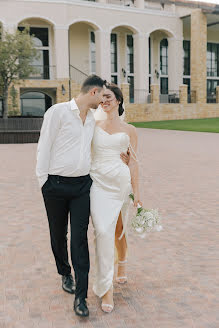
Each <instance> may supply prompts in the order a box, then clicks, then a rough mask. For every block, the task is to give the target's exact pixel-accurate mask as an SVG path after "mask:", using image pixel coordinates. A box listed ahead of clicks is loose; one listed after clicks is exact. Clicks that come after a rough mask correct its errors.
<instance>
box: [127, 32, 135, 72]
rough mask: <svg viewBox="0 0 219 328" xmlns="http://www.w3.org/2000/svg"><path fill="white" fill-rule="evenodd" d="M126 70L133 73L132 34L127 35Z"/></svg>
mask: <svg viewBox="0 0 219 328" xmlns="http://www.w3.org/2000/svg"><path fill="white" fill-rule="evenodd" d="M127 72H128V73H134V47H133V36H132V35H127Z"/></svg>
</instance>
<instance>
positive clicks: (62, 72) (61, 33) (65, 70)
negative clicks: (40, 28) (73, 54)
mask: <svg viewBox="0 0 219 328" xmlns="http://www.w3.org/2000/svg"><path fill="white" fill-rule="evenodd" d="M54 42H55V57H56V77H57V79H68V78H69V43H68V27H66V26H55V27H54Z"/></svg>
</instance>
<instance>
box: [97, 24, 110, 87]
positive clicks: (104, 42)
mask: <svg viewBox="0 0 219 328" xmlns="http://www.w3.org/2000/svg"><path fill="white" fill-rule="evenodd" d="M95 44H96V73H97V75H99V76H100V77H101V78H102V79H106V80H107V81H108V82H110V81H111V51H110V32H109V31H100V30H97V31H95Z"/></svg>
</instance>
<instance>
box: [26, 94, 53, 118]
mask: <svg viewBox="0 0 219 328" xmlns="http://www.w3.org/2000/svg"><path fill="white" fill-rule="evenodd" d="M51 106H52V99H51V97H49V96H48V95H46V94H44V93H42V92H26V93H24V94H23V95H22V96H21V113H22V115H23V116H43V115H44V114H45V111H46V110H47V109H48V108H49V107H51Z"/></svg>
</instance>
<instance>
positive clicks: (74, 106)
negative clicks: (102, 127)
mask: <svg viewBox="0 0 219 328" xmlns="http://www.w3.org/2000/svg"><path fill="white" fill-rule="evenodd" d="M70 106H71V110H72V111H76V112H77V114H78V115H79V114H80V110H79V108H78V105H77V104H76V101H75V99H74V98H72V100H71V101H70ZM87 119H88V120H94V115H93V113H92V110H91V109H89V110H88V112H87Z"/></svg>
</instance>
